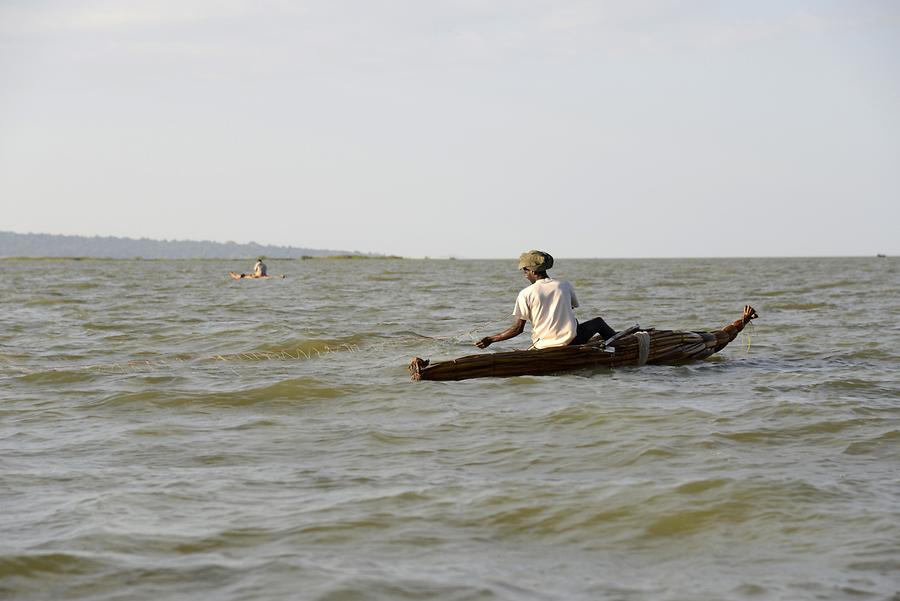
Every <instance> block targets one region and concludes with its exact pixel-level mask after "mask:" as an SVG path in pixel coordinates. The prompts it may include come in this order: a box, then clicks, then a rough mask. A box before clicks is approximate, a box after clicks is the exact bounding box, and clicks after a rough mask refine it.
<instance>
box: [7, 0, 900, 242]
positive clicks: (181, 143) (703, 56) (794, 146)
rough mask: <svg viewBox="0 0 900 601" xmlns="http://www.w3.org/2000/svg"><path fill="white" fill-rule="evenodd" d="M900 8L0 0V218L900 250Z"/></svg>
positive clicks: (41, 223)
mask: <svg viewBox="0 0 900 601" xmlns="http://www.w3.org/2000/svg"><path fill="white" fill-rule="evenodd" d="M898 223H900V2H897V1H894V0H887V1H878V0H846V1H829V0H816V1H803V0H796V1H785V0H776V1H769V0H760V1H756V2H743V1H737V0H735V1H696V0H636V1H634V2H621V1H618V0H615V1H612V0H594V1H581V0H429V1H422V0H295V1H288V0H129V1H127V2H122V1H121V0H0V231H14V232H19V233H28V232H34V233H51V234H78V235H89V236H93V235H101V236H125V237H134V238H139V237H147V238H155V239H178V240H183V239H194V240H215V241H221V242H225V241H235V242H240V243H245V242H251V241H252V242H258V243H260V244H277V245H288V246H299V247H307V248H324V249H341V250H359V251H362V252H373V253H385V254H398V255H403V256H407V257H423V256H429V257H450V256H452V257H458V258H503V257H513V258H515V257H517V256H518V255H519V253H521V252H522V251H524V250H527V249H531V248H538V249H542V250H545V251H548V252H550V253H551V254H553V255H555V256H557V257H573V258H574V257H711V256H852V255H863V256H864V255H874V254H876V253H887V254H900V235H898V233H897V232H898V230H900V228H898Z"/></svg>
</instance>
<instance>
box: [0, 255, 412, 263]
mask: <svg viewBox="0 0 900 601" xmlns="http://www.w3.org/2000/svg"><path fill="white" fill-rule="evenodd" d="M257 256H258V255H247V256H246V257H243V258H241V257H237V258H233V257H174V258H167V257H150V258H144V257H90V256H84V257H40V256H35V257H0V261H35V262H37V261H252V260H254V259H256V258H257ZM262 258H263V259H265V260H266V261H311V260H315V261H323V260H324V261H350V260H352V261H371V260H378V259H405V257H401V256H399V255H322V256H318V257H314V256H303V257H267V256H265V255H263V257H262Z"/></svg>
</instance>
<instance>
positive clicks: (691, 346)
mask: <svg viewBox="0 0 900 601" xmlns="http://www.w3.org/2000/svg"><path fill="white" fill-rule="evenodd" d="M757 317H758V315H757V313H756V310H755V309H754V308H753V307H751V306H750V305H747V306H746V307H744V313H743V315H742V316H741V318H740V319H738V320H735V321H734V322H733V323H731V324H728V325H727V326H725V327H724V328H721V329H719V330H715V331H712V332H678V331H673V330H656V329H648V330H644V331H642V330H640V327H639V326H633V327H631V328H629V329H627V330H623V331H622V332H619V333H618V334H616V335H615V336H613V337H611V338H609V339H608V340H600V339H596V340H592V341H588V342H587V343H585V344H580V345H576V346H561V347H554V348H545V349H540V350H529V351H510V352H503V353H487V354H482V355H467V356H465V357H460V358H458V359H451V360H449V361H440V362H437V363H431V362H430V361H429V360H427V359H420V358H419V357H413V359H412V361H410V363H409V371H410V374H412V379H413V380H467V379H469V378H505V377H511V376H526V375H527V376H537V375H545V374H552V373H559V372H564V371H571V370H575V369H582V368H587V367H618V366H621V365H644V364H668V363H683V362H686V361H695V360H697V359H705V358H706V357H709V356H710V355H712V354H713V353H717V352H719V351H720V350H722V349H723V348H725V346H726V345H727V344H728V343H729V342H731V341H732V340H734V339H735V338H736V337H737V335H738V333H739V332H740V331H741V330H743V329H744V326H746V325H747V324H748V323H750V320H751V319H756V318H757Z"/></svg>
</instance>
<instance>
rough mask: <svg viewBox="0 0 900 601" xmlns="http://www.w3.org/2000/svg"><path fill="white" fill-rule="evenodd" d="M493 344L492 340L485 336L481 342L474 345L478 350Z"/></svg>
mask: <svg viewBox="0 0 900 601" xmlns="http://www.w3.org/2000/svg"><path fill="white" fill-rule="evenodd" d="M493 343H494V339H493V338H492V337H491V336H485V337H484V338H482V339H481V340H479V341H478V342H476V343H475V346H477V347H478V348H487V347H489V346H491V344H493Z"/></svg>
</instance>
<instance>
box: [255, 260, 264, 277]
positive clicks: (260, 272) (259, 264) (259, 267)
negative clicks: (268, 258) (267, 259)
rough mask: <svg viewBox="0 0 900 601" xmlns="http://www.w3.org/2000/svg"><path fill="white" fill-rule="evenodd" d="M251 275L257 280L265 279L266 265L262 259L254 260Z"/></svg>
mask: <svg viewBox="0 0 900 601" xmlns="http://www.w3.org/2000/svg"><path fill="white" fill-rule="evenodd" d="M253 275H254V276H256V277H258V278H264V277H266V275H267V273H266V264H265V263H263V260H262V257H260V258H258V259H256V265H254V266H253Z"/></svg>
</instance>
